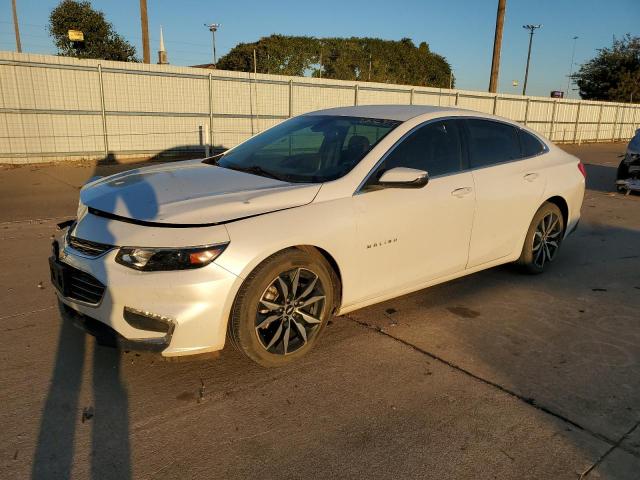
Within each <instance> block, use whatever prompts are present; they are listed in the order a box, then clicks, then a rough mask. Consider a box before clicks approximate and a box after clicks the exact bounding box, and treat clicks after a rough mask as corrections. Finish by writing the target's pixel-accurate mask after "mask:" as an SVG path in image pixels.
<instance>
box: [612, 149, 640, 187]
mask: <svg viewBox="0 0 640 480" xmlns="http://www.w3.org/2000/svg"><path fill="white" fill-rule="evenodd" d="M616 188H617V189H618V191H619V192H622V193H626V194H628V193H630V192H640V154H638V153H631V152H627V153H626V155H625V156H624V159H623V160H622V161H621V162H620V165H619V166H618V172H617V175H616Z"/></svg>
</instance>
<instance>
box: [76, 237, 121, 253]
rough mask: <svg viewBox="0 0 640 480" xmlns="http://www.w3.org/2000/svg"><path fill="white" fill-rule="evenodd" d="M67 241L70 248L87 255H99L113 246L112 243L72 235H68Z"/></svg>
mask: <svg viewBox="0 0 640 480" xmlns="http://www.w3.org/2000/svg"><path fill="white" fill-rule="evenodd" d="M68 243H69V246H70V247H71V248H73V249H74V250H76V251H78V252H80V253H82V254H84V255H87V256H89V257H99V256H100V255H102V254H103V253H106V252H108V251H109V250H111V249H112V248H113V245H107V244H106V243H98V242H92V241H90V240H83V239H82V238H78V237H74V236H73V235H69V240H68Z"/></svg>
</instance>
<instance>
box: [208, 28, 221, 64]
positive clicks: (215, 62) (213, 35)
mask: <svg viewBox="0 0 640 480" xmlns="http://www.w3.org/2000/svg"><path fill="white" fill-rule="evenodd" d="M204 26H205V27H207V28H209V31H210V32H211V45H212V47H213V67H214V68H215V66H216V64H217V63H218V60H217V59H216V31H217V30H218V29H219V28H220V27H221V26H222V24H221V23H205V24H204Z"/></svg>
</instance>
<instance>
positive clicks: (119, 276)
mask: <svg viewBox="0 0 640 480" xmlns="http://www.w3.org/2000/svg"><path fill="white" fill-rule="evenodd" d="M63 242H64V240H63ZM62 245H63V246H62V248H61V250H60V253H59V256H58V259H57V261H58V262H59V263H61V264H62V266H63V267H66V266H70V267H72V268H74V269H77V270H80V271H82V272H85V273H86V274H89V275H91V276H92V277H94V278H95V279H96V280H97V281H98V282H100V283H101V284H102V285H104V286H105V289H104V293H103V295H102V296H101V298H100V300H99V301H98V302H97V303H89V302H87V301H82V300H80V299H78V298H71V297H70V296H69V292H68V290H67V289H65V290H64V291H61V290H59V289H58V288H56V293H57V295H58V298H59V300H60V301H61V302H62V303H63V304H64V305H65V306H66V307H67V309H70V310H72V311H73V312H76V313H78V314H79V316H77V317H76V318H75V320H76V323H79V324H81V325H82V326H83V327H84V328H85V329H86V330H87V331H89V333H92V334H94V335H96V336H97V337H98V338H99V339H100V338H101V337H103V338H104V337H105V335H104V334H105V331H104V329H103V328H101V324H103V325H105V326H106V327H107V328H108V329H112V330H113V332H115V333H114V334H111V336H112V337H113V341H114V343H116V344H119V345H122V346H126V347H127V348H145V349H151V350H158V351H161V352H162V355H163V356H167V357H172V356H180V355H193V354H200V353H206V352H213V351H217V350H221V349H222V348H223V347H224V343H225V337H226V327H227V319H228V318H229V312H230V311H231V306H232V303H233V299H234V297H235V293H236V292H237V290H238V288H239V286H240V283H241V281H242V280H241V279H240V278H239V277H237V276H236V275H234V274H232V273H230V272H228V271H227V270H225V269H224V268H222V267H220V266H218V265H217V264H215V262H214V263H212V264H210V265H207V266H206V267H203V268H200V269H194V270H177V271H168V272H139V271H136V270H132V269H130V268H127V267H125V266H123V265H120V264H118V263H116V262H115V256H116V253H117V248H116V249H113V250H110V251H108V252H107V253H105V254H104V255H102V256H99V257H88V256H85V255H82V254H81V253H79V252H76V251H74V250H73V249H72V248H70V247H69V246H68V245H64V243H63V244H62ZM54 250H55V248H54ZM54 255H55V253H54ZM54 263H55V261H54ZM131 312H134V316H133V317H132V315H131ZM136 315H137V319H136V318H135V316H136ZM141 315H142V316H145V315H147V316H148V317H146V320H147V321H146V322H145V318H141ZM132 318H133V320H132ZM140 320H142V321H140ZM162 323H164V324H166V325H167V328H164V329H163V328H156V327H157V325H158V324H160V325H161V324H162ZM136 327H138V328H136ZM139 327H143V328H139ZM98 334H99V335H98ZM114 335H115V336H114ZM106 337H109V335H108V334H107V335H106Z"/></svg>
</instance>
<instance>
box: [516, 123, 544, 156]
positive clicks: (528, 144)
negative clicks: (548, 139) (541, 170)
mask: <svg viewBox="0 0 640 480" xmlns="http://www.w3.org/2000/svg"><path fill="white" fill-rule="evenodd" d="M518 134H519V135H520V148H521V149H522V156H523V157H524V158H526V157H533V156H534V155H538V154H540V153H542V152H543V151H544V145H543V144H542V142H541V141H540V140H538V139H537V138H536V137H534V136H533V135H531V134H530V133H529V132H525V131H524V130H518Z"/></svg>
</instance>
